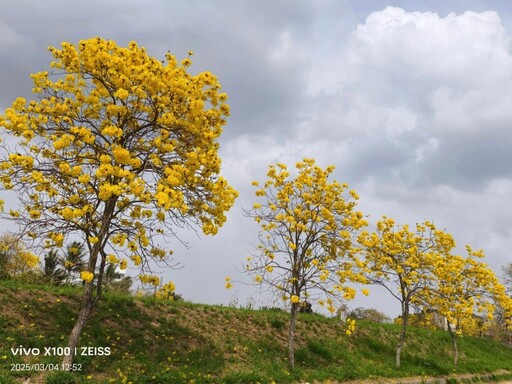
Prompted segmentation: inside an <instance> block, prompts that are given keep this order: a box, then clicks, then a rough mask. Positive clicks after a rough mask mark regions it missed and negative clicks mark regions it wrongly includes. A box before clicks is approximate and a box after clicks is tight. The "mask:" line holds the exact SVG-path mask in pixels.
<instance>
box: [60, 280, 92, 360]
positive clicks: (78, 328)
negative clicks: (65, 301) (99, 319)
mask: <svg viewBox="0 0 512 384" xmlns="http://www.w3.org/2000/svg"><path fill="white" fill-rule="evenodd" d="M92 288H93V287H92V283H87V287H86V291H85V295H84V300H83V302H82V308H81V309H80V313H79V315H78V319H77V320H76V322H75V325H74V327H73V330H72V331H71V334H70V335H69V341H68V347H69V351H70V354H68V355H65V356H64V359H63V360H62V365H63V367H64V368H63V369H65V370H66V369H69V367H70V365H71V364H72V363H73V358H74V357H75V352H76V348H77V346H78V341H79V340H80V335H81V334H82V331H83V329H84V327H85V324H86V323H87V320H88V319H89V317H90V315H91V312H92V309H93V308H94V304H95V300H94V297H93V294H92V293H93V292H92Z"/></svg>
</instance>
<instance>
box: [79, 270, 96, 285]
mask: <svg viewBox="0 0 512 384" xmlns="http://www.w3.org/2000/svg"><path fill="white" fill-rule="evenodd" d="M80 278H81V279H82V280H83V281H85V282H87V283H90V282H91V281H92V279H94V275H93V274H92V273H91V272H89V271H82V272H80Z"/></svg>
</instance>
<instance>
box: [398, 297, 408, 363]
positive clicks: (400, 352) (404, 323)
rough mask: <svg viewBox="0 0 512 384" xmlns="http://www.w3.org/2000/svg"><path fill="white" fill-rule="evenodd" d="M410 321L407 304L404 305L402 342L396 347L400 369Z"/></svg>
mask: <svg viewBox="0 0 512 384" xmlns="http://www.w3.org/2000/svg"><path fill="white" fill-rule="evenodd" d="M408 319H409V305H408V304H407V303H402V330H401V332H400V341H399V342H398V346H397V347H396V358H395V360H396V367H397V368H400V358H401V355H402V350H403V348H404V344H405V332H406V330H407V321H408Z"/></svg>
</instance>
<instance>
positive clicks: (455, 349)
mask: <svg viewBox="0 0 512 384" xmlns="http://www.w3.org/2000/svg"><path fill="white" fill-rule="evenodd" d="M446 326H447V328H448V333H449V334H450V337H451V339H452V345H453V365H454V366H457V364H458V363H459V347H458V345H457V336H456V335H455V333H454V332H453V330H452V327H451V325H450V322H449V321H448V319H446Z"/></svg>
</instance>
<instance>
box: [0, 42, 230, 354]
mask: <svg viewBox="0 0 512 384" xmlns="http://www.w3.org/2000/svg"><path fill="white" fill-rule="evenodd" d="M49 50H50V52H51V54H52V55H53V57H54V58H55V60H54V61H53V62H52V64H51V68H52V70H51V71H50V72H39V73H36V74H34V75H32V78H33V81H34V88H33V92H34V93H35V97H34V99H33V100H30V101H27V100H25V99H24V98H18V99H16V100H15V101H14V102H13V103H12V106H11V107H10V108H7V109H6V110H5V113H4V115H1V116H0V127H2V129H3V133H2V135H10V136H13V137H15V138H18V139H19V140H18V142H17V144H16V145H15V146H13V148H9V147H8V146H7V144H4V147H3V153H1V154H0V159H1V160H0V182H1V184H2V185H3V187H4V189H7V190H13V191H15V192H16V193H17V194H18V197H19V207H20V208H19V210H17V211H14V210H11V211H10V212H6V213H4V214H3V217H4V218H8V219H11V220H14V221H16V222H17V223H18V224H19V225H20V226H21V228H22V230H23V231H24V233H25V234H27V235H28V236H31V237H33V238H36V239H44V241H45V242H46V244H45V245H46V246H47V247H52V246H56V247H61V246H62V244H63V242H64V240H65V238H66V237H67V236H68V235H70V234H74V235H76V236H79V237H81V239H82V240H83V242H84V243H85V245H86V249H87V251H88V252H89V261H88V266H87V268H86V270H85V271H82V275H83V276H82V278H83V280H84V281H85V282H86V284H85V293H84V299H83V304H82V308H81V311H80V315H79V316H78V317H77V319H78V320H77V321H76V324H75V326H74V328H73V330H72V332H71V335H70V339H69V347H71V348H70V350H71V351H73V350H74V347H75V346H76V345H77V343H78V340H79V337H80V334H81V332H82V329H83V326H84V324H85V323H86V321H87V319H88V318H89V316H90V314H91V310H92V309H93V307H94V305H95V304H96V302H97V301H98V300H99V298H100V297H101V292H102V279H103V275H104V271H105V266H106V264H107V258H111V259H112V257H110V256H111V255H114V254H115V255H117V256H116V257H117V259H118V263H119V264H120V267H121V269H123V267H124V268H126V266H127V263H128V262H129V261H130V262H131V263H132V264H133V265H134V266H136V267H138V268H140V270H141V271H142V273H145V271H148V268H149V265H150V264H149V262H150V260H151V259H153V260H159V261H165V259H166V257H167V256H166V255H168V250H166V249H165V247H164V246H163V245H162V244H165V243H164V241H165V238H166V237H175V229H176V226H185V225H189V224H193V225H198V226H200V227H201V229H202V231H203V232H204V233H205V234H211V235H213V234H215V233H216V232H217V229H218V228H219V227H220V226H222V224H223V223H224V221H225V220H226V217H225V212H226V211H227V210H228V209H229V208H230V207H231V206H232V205H233V203H234V200H235V198H236V196H237V192H236V191H235V190H234V189H233V188H231V187H230V186H229V185H228V183H227V182H226V180H225V179H224V178H222V177H221V176H219V171H220V164H221V161H220V159H219V157H218V149H219V144H218V142H217V139H218V138H219V136H220V134H221V132H222V127H223V125H224V124H225V123H226V119H225V118H226V116H228V115H229V107H228V105H227V104H226V98H227V96H226V94H225V93H221V92H220V85H219V83H218V81H217V79H216V78H215V76H214V75H212V74H211V73H210V72H202V73H199V74H197V75H191V74H189V73H188V72H187V67H188V66H189V65H190V58H186V59H185V60H183V61H182V62H181V63H178V62H177V60H176V59H175V57H174V56H172V55H171V54H170V53H167V54H166V56H165V61H164V62H161V61H160V60H157V59H155V58H153V57H151V56H149V55H148V54H147V53H146V50H145V49H144V48H143V47H140V46H138V45H137V44H136V43H135V42H131V43H130V44H129V45H128V46H127V47H120V46H118V45H117V44H116V43H115V42H114V41H111V40H104V39H101V38H99V37H98V38H92V39H89V40H82V41H80V42H79V43H78V44H77V45H74V44H72V43H66V42H65V43H62V47H61V49H57V48H55V47H50V48H49ZM190 54H191V53H189V55H190ZM85 272H88V273H85ZM91 275H92V277H91ZM72 358H73V356H66V357H65V359H64V362H65V363H70V362H71V361H72Z"/></svg>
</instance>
